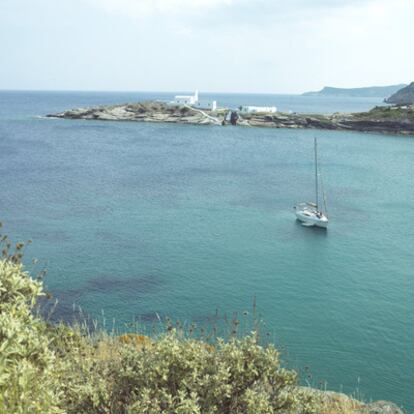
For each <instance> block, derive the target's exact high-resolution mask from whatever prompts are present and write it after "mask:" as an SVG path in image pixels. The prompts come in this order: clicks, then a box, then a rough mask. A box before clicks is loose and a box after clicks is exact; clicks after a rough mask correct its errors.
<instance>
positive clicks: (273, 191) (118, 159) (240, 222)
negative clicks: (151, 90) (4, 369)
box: [0, 92, 414, 413]
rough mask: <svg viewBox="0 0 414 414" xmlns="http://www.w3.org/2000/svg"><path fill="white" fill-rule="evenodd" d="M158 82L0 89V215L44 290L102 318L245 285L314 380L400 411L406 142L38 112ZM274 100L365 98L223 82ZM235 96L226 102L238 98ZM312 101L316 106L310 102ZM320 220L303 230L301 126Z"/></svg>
mask: <svg viewBox="0 0 414 414" xmlns="http://www.w3.org/2000/svg"><path fill="white" fill-rule="evenodd" d="M146 97H156V98H160V99H167V98H168V97H169V94H99V93H38V92H36V93H35V92H31V93H24V92H19V93H17V92H1V93H0V177H1V179H0V194H1V198H0V217H1V220H2V221H3V222H4V223H5V224H6V230H7V232H8V233H9V234H10V235H12V236H13V237H14V238H15V239H17V238H18V239H20V238H23V239H27V238H30V239H33V245H32V246H31V247H30V250H29V251H28V254H29V255H30V256H34V257H37V258H38V259H40V261H41V262H42V263H46V265H47V268H48V269H49V273H48V276H47V279H46V282H47V284H48V287H49V288H50V290H51V291H52V292H54V293H55V295H56V296H57V297H58V298H59V299H60V302H61V304H60V307H59V308H58V311H57V312H58V314H59V315H60V316H62V317H65V316H67V315H68V314H69V313H70V311H71V309H72V303H74V302H75V303H76V304H78V305H81V306H82V308H83V309H84V310H85V311H86V312H88V313H89V314H91V315H93V316H96V317H99V316H100V315H101V310H102V309H104V311H105V315H106V318H107V320H111V319H112V318H116V321H117V323H120V324H122V323H124V322H131V321H133V320H134V319H142V320H149V319H151V318H152V317H153V315H154V314H155V312H157V313H158V314H160V315H169V316H171V317H173V318H180V319H181V320H196V321H204V320H208V318H209V317H210V316H211V315H213V314H214V312H215V310H216V308H218V309H219V310H220V312H221V313H228V314H232V313H233V312H243V311H245V310H250V309H251V305H252V300H253V296H256V298H257V305H258V309H259V311H260V313H261V314H262V315H263V317H264V319H265V322H266V324H267V328H268V329H269V330H270V331H271V332H272V333H273V334H274V337H275V341H276V343H277V345H278V346H282V347H283V349H285V350H286V351H284V359H285V360H286V361H287V363H288V364H289V366H291V367H295V368H298V369H303V368H304V367H305V366H310V368H311V372H312V375H313V378H312V380H311V382H312V383H313V384H315V385H317V384H318V383H319V381H321V380H322V381H326V382H327V387H328V388H330V389H333V390H343V391H346V392H351V393H352V392H358V393H359V394H361V395H362V396H363V397H364V398H366V399H368V400H370V399H374V400H375V399H388V400H392V401H395V402H396V403H398V404H400V405H403V406H404V407H405V408H406V409H407V411H408V412H410V413H412V412H413V411H414V403H413V400H412V395H414V377H413V375H412V373H413V371H414V312H413V311H414V300H413V291H414V278H413V273H414V271H413V262H414V256H413V252H412V248H413V245H414V227H413V224H412V223H413V222H414V209H413V208H412V206H413V205H414V180H413V178H412V171H413V168H414V140H413V138H408V137H396V136H383V135H376V134H360V133H351V132H329V131H305V130H303V131H301V130H277V129H260V128H240V127H238V128H237V127H236V128H234V127H215V126H206V127H204V126H203V127H201V126H187V125H162V124H142V123H113V122H112V123H105V122H96V121H68V120H50V119H38V118H36V117H35V116H36V115H43V114H46V113H49V112H53V111H59V110H63V109H65V108H70V107H77V106H86V105H91V104H97V103H110V102H124V101H131V100H137V99H141V98H146ZM221 98H222V99H221V101H222V102H223V101H225V102H226V104H227V105H234V106H238V104H239V103H240V101H242V100H244V102H247V101H248V102H251V101H253V100H254V103H257V104H262V103H263V104H264V103H269V102H272V103H273V102H274V103H275V104H276V105H277V106H278V107H280V108H282V109H285V110H287V109H291V110H294V111H313V112H327V111H328V109H330V111H337V110H346V111H352V110H362V109H366V108H369V107H371V106H373V105H375V104H376V103H379V100H373V99H371V100H361V99H359V100H358V99H353V100H351V99H348V100H343V99H332V98H330V99H322V98H319V101H318V99H317V98H311V99H309V98H307V97H295V96H271V95H262V96H260V95H250V96H249V95H223V96H222V97H221ZM244 102H241V103H240V104H242V103H244ZM318 102H319V103H318ZM315 135H317V136H318V139H319V147H320V162H321V168H322V173H323V177H324V181H325V187H326V190H327V197H328V208H329V213H330V218H331V223H330V228H329V229H328V231H327V232H323V231H314V229H308V228H304V227H302V226H300V225H298V223H297V222H295V220H294V215H293V212H292V206H293V205H294V204H295V202H297V201H302V200H304V199H311V198H312V196H313V137H314V136H315Z"/></svg>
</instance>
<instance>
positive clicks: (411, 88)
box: [385, 82, 414, 105]
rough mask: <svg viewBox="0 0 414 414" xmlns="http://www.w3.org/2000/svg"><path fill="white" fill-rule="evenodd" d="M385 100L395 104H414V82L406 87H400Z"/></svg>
mask: <svg viewBox="0 0 414 414" xmlns="http://www.w3.org/2000/svg"><path fill="white" fill-rule="evenodd" d="M385 102H387V103H390V104H395V105H413V104H414V82H411V83H410V84H409V85H408V86H406V87H405V88H402V89H400V90H399V91H397V92H396V93H394V94H393V95H391V96H390V97H389V98H388V99H386V100H385Z"/></svg>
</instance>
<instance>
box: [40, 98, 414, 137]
mask: <svg viewBox="0 0 414 414" xmlns="http://www.w3.org/2000/svg"><path fill="white" fill-rule="evenodd" d="M230 113H237V118H238V119H237V120H236V122H234V125H237V126H250V127H266V128H289V129H321V130H342V131H358V132H374V133H383V134H397V135H413V136H414V107H412V106H406V107H390V106H384V107H375V108H373V109H371V110H370V111H367V112H356V113H334V114H325V115H324V114H312V113H283V112H276V113H248V114H240V113H239V112H237V111H231V110H229V109H227V108H220V109H217V110H215V111H211V110H199V109H195V108H192V107H190V106H178V105H168V104H165V103H162V102H158V101H147V102H139V103H127V104H120V105H104V106H96V107H90V108H77V109H71V110H67V111H64V112H60V113H55V114H48V115H46V117H47V118H57V119H85V120H100V121H134V122H161V123H178V124H191V125H226V124H230V122H229V121H228V120H227V119H228V118H229V114H230Z"/></svg>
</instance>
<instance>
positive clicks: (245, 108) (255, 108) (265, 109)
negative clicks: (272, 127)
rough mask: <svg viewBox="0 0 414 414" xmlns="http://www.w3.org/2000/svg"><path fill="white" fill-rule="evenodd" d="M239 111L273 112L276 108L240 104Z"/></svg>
mask: <svg viewBox="0 0 414 414" xmlns="http://www.w3.org/2000/svg"><path fill="white" fill-rule="evenodd" d="M240 112H241V113H242V114H255V113H258V112H261V113H275V112H277V108H276V107H275V106H242V107H240Z"/></svg>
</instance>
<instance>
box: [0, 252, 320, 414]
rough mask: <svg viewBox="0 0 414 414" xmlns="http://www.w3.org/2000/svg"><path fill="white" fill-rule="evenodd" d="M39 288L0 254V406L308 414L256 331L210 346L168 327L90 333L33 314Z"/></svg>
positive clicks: (306, 397)
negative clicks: (154, 332) (160, 331)
mask: <svg viewBox="0 0 414 414" xmlns="http://www.w3.org/2000/svg"><path fill="white" fill-rule="evenodd" d="M42 294H43V292H42V285H41V283H40V282H35V281H33V280H32V279H31V278H30V277H29V275H28V274H27V273H25V272H24V271H23V268H22V266H21V265H20V264H18V263H14V262H12V261H11V260H8V259H4V260H0V413H1V414H3V413H5V414H8V413H10V414H11V413H13V414H15V413H16V414H26V413H30V414H37V413H39V414H40V413H42V414H47V413H52V414H53V413H67V414H112V413H116V414H118V413H120V414H141V413H147V414H158V413H171V414H173V413H177V414H193V413H194V414H197V413H200V414H204V413H206V414H213V413H214V414H227V413H229V414H230V413H235V414H236V413H237V414H242V413H243V414H244V413H246V414H271V413H302V414H305V413H314V412H316V411H317V406H318V404H317V401H316V400H315V398H314V397H312V396H311V395H310V394H308V393H304V392H303V390H301V389H300V388H298V387H297V386H296V374H295V373H294V372H293V371H288V370H286V369H283V368H281V367H280V362H279V354H278V352H277V351H276V349H275V348H274V347H272V346H267V347H262V346H259V344H258V341H257V338H256V336H255V335H252V336H250V337H246V338H244V339H231V340H230V341H228V342H224V341H222V340H218V341H217V343H216V344H215V345H214V346H213V345H208V344H206V343H204V342H202V341H198V340H194V339H188V338H185V337H184V336H181V335H180V334H179V333H177V332H175V331H171V332H169V333H167V334H165V335H163V336H160V337H159V338H156V339H153V340H150V339H148V338H146V337H143V336H139V335H136V336H134V335H123V336H121V337H119V338H114V337H110V336H108V335H105V334H104V333H101V334H99V335H94V336H93V337H91V336H88V335H84V334H82V330H81V329H80V328H74V327H68V326H65V325H63V324H61V325H58V326H50V325H48V324H47V323H46V322H45V321H44V320H42V319H41V318H38V317H35V316H33V314H32V309H33V306H34V305H35V303H36V299H37V298H38V297H39V296H41V295H42Z"/></svg>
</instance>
